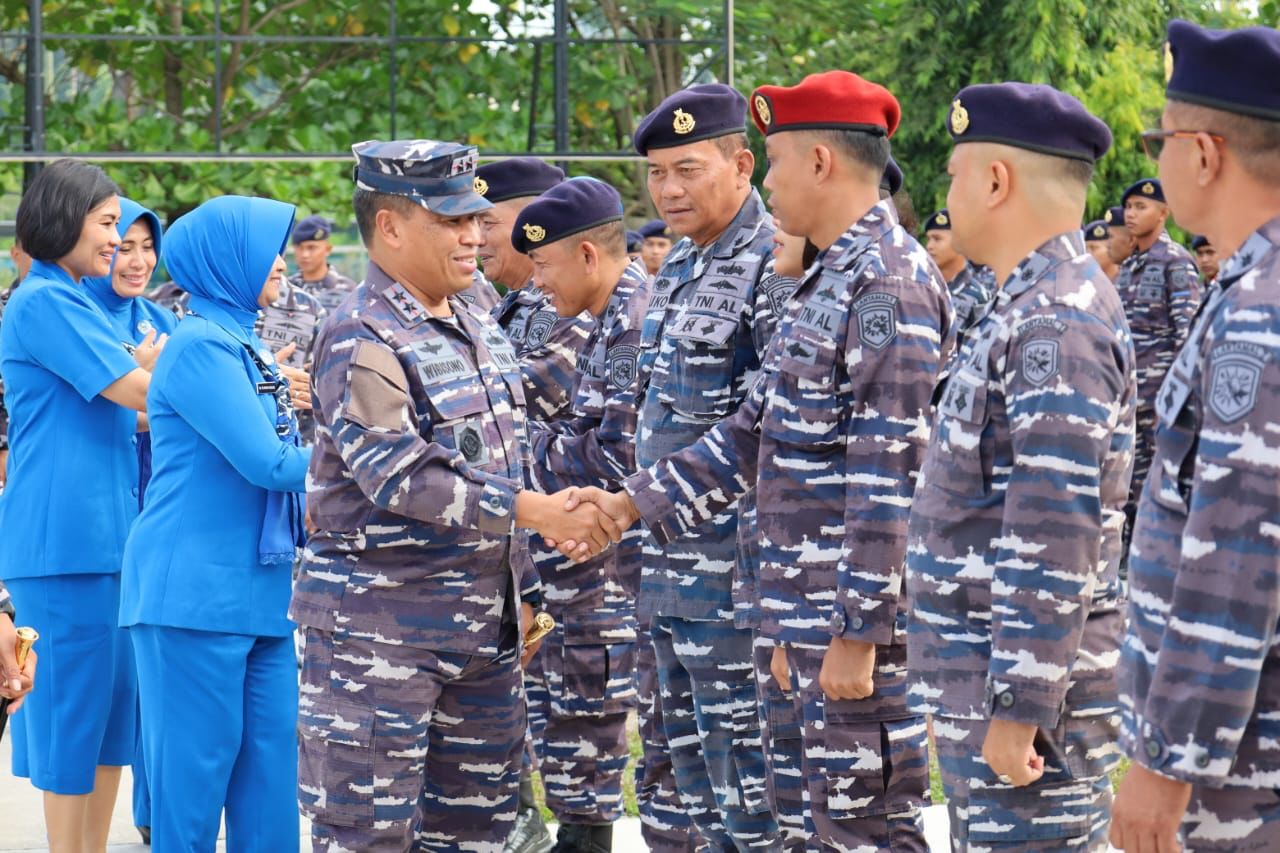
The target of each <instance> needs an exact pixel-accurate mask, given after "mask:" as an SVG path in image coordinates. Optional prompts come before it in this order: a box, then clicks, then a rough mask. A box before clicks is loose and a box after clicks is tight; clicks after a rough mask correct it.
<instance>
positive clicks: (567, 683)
mask: <svg viewBox="0 0 1280 853" xmlns="http://www.w3.org/2000/svg"><path fill="white" fill-rule="evenodd" d="M511 242H512V243H513V245H514V247H515V249H516V250H517V251H519V252H521V253H523V254H525V255H527V256H528V257H529V259H530V260H531V261H532V262H533V265H534V282H535V284H536V286H537V287H538V289H539V290H540V291H541V292H542V293H545V294H546V295H547V297H549V299H550V301H551V304H553V305H554V306H555V309H556V311H557V312H558V313H559V314H560V316H561V317H565V318H570V319H571V318H574V317H579V316H582V315H583V314H584V313H585V314H586V316H589V317H592V318H593V319H594V323H593V327H592V330H591V335H590V338H589V339H588V341H587V344H586V348H585V349H584V350H583V353H582V355H581V357H580V358H579V359H578V364H577V370H576V374H575V376H574V380H573V388H572V391H573V408H572V416H571V417H569V418H567V419H564V420H560V421H554V422H551V423H548V424H543V423H539V422H532V423H531V432H530V439H531V447H532V451H533V452H532V457H533V460H534V461H533V466H532V480H533V482H534V484H535V486H536V487H537V488H538V489H539V490H541V491H544V492H554V491H558V490H559V489H562V488H564V487H567V486H588V485H603V486H606V487H616V486H617V484H618V483H619V482H620V481H621V480H622V478H623V477H625V476H627V475H628V474H630V473H632V472H633V471H634V470H635V425H636V410H635V387H634V386H635V381H636V357H637V354H638V353H639V344H640V328H641V325H642V323H643V320H644V315H645V309H646V308H647V307H648V285H647V280H648V276H646V275H645V272H644V267H643V266H642V265H641V264H640V263H639V262H632V261H631V260H630V258H628V257H627V253H626V243H625V234H624V231H623V227H622V199H621V198H620V197H619V195H618V193H617V191H616V190H615V189H614V188H613V187H611V186H609V185H608V184H605V183H603V182H601V181H597V180H595V179H594V178H575V179H573V180H570V181H567V182H565V183H562V184H559V185H558V186H555V187H552V188H551V189H549V190H547V191H546V192H545V193H543V194H542V195H541V196H539V197H538V198H537V199H535V200H534V201H533V202H532V203H531V204H529V205H528V206H526V207H525V208H524V209H523V210H522V211H520V213H519V214H518V215H517V216H516V218H515V223H514V226H513V228H512V231H511ZM636 544H638V543H636ZM557 556H558V555H557ZM624 561H626V562H624ZM638 562H639V549H638V548H637V547H632V545H631V543H628V542H626V541H625V540H624V543H623V546H622V547H619V548H614V549H610V550H609V551H607V552H606V553H605V554H602V555H600V556H599V557H597V558H596V559H595V560H590V561H587V562H584V563H579V564H575V563H572V562H566V561H564V560H563V558H562V559H560V560H559V561H558V562H550V561H548V563H541V562H540V563H539V564H538V569H539V575H540V577H541V578H542V584H543V600H544V602H545V605H546V609H547V611H548V612H549V613H551V615H552V616H554V617H555V619H556V622H557V623H558V627H557V629H556V631H555V632H553V633H552V634H551V636H549V637H548V638H547V640H546V642H545V644H544V645H543V649H542V651H541V653H540V654H539V655H538V659H539V660H540V661H541V666H540V667H536V668H535V667H532V666H531V667H529V669H528V672H527V674H526V676H525V686H526V689H527V691H528V696H529V704H530V709H529V717H530V723H531V728H534V729H535V731H534V735H535V736H534V745H535V747H536V748H537V750H538V758H539V761H540V767H539V769H540V772H541V773H542V778H543V782H544V784H545V786H546V791H547V805H548V806H549V807H550V808H551V811H552V812H553V813H554V814H555V815H556V817H557V818H558V819H559V821H560V824H561V826H560V831H559V833H558V836H557V841H556V847H555V849H556V850H564V851H591V853H600V851H608V850H611V849H612V833H613V822H614V821H616V820H617V819H618V818H619V817H621V816H622V774H623V771H624V770H625V769H626V766H627V758H628V756H629V749H628V744H627V731H626V726H627V716H628V714H629V713H630V712H631V711H632V710H634V709H635V707H636V689H635V682H634V679H633V672H634V669H635V650H636V644H635V639H636V619H635V592H636V591H635V587H634V586H633V585H632V584H633V583H634V578H632V577H630V575H631V573H632V567H631V566H630V565H628V563H638ZM539 706H540V707H539ZM535 720H538V721H541V723H542V729H541V731H538V730H536V729H537V727H536V723H535Z"/></svg>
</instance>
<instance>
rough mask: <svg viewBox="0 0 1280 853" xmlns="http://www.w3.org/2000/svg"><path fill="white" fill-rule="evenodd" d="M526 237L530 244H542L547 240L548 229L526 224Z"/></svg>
mask: <svg viewBox="0 0 1280 853" xmlns="http://www.w3.org/2000/svg"><path fill="white" fill-rule="evenodd" d="M524 236H525V237H526V238H528V240H529V242H530V243H541V242H542V241H543V240H545V239H547V229H545V228H543V227H542V226H541V225H532V224H530V223H528V222H526V223H525V224H524Z"/></svg>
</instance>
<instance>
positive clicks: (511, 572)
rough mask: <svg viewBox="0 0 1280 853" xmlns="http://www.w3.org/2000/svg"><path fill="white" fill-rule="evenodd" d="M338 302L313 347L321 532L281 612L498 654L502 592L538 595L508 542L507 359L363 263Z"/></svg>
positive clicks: (504, 607)
mask: <svg viewBox="0 0 1280 853" xmlns="http://www.w3.org/2000/svg"><path fill="white" fill-rule="evenodd" d="M344 304H345V307H346V310H345V311H344V312H343V313H342V314H338V315H335V316H333V317H332V318H330V321H329V322H328V323H326V324H325V327H324V329H323V330H322V332H321V334H320V339H319V341H318V343H317V346H316V362H315V367H314V370H313V373H312V382H313V386H314V392H313V401H314V404H315V407H316V412H317V415H318V421H319V423H318V429H317V437H316V450H315V454H314V455H313V456H312V460H311V470H310V472H309V475H308V503H309V506H310V511H311V518H312V520H313V522H314V523H315V524H316V526H317V527H318V528H319V529H318V531H317V532H315V533H314V534H312V536H311V538H310V541H309V542H308V543H307V548H306V550H305V552H304V554H303V558H302V565H301V569H300V574H299V577H298V581H297V584H296V586H295V590H294V597H293V604H292V607H291V616H292V618H293V619H294V621H296V622H298V623H299V624H300V625H308V626H312V627H315V628H319V629H321V630H324V631H349V632H351V633H352V634H354V635H358V636H361V637H366V638H370V639H376V640H377V641H379V642H385V643H394V644H403V645H408V646H418V647H422V648H427V649H432V650H435V651H449V652H457V653H461V654H476V655H490V656H492V655H496V654H497V653H498V651H499V649H498V640H499V636H500V633H501V631H502V628H503V625H504V621H505V620H507V619H510V618H512V614H514V612H515V608H514V606H513V605H514V602H515V601H516V598H517V593H516V590H515V588H514V584H515V583H516V582H517V581H520V580H521V579H523V582H524V584H525V591H528V590H529V589H531V588H532V587H533V585H534V584H536V577H535V576H534V573H533V568H532V564H531V563H530V562H529V560H528V557H527V552H526V551H525V549H523V548H522V547H520V543H521V542H522V541H523V540H522V537H513V536H512V530H513V525H514V520H515V519H514V508H513V504H514V502H515V495H516V492H517V490H518V489H519V487H520V484H521V482H522V480H523V477H524V472H525V471H526V470H527V453H528V446H527V436H526V429H525V419H524V411H523V403H524V390H523V381H522V377H521V375H520V369H519V363H518V362H517V360H516V356H515V352H514V350H512V348H511V344H510V343H509V342H508V341H507V339H506V337H505V336H504V335H503V334H502V331H501V330H500V329H499V328H498V327H497V325H496V324H495V323H493V321H492V320H490V319H489V318H488V317H482V316H480V315H479V314H476V313H473V312H471V311H469V310H467V309H466V308H465V307H464V306H463V303H462V302H460V301H458V300H451V302H450V304H451V306H452V307H453V309H454V310H453V315H452V316H451V317H434V316H432V315H431V314H430V313H429V312H427V311H426V309H424V308H423V307H422V306H421V305H420V304H419V303H418V302H417V300H415V299H414V298H413V296H411V295H410V294H409V292H408V291H407V290H406V289H405V288H404V287H403V286H401V285H400V284H397V283H396V282H394V281H392V280H391V279H389V278H388V277H387V276H386V274H385V273H383V272H382V270H381V269H379V268H378V267H377V266H376V265H373V264H370V266H369V271H368V273H367V275H366V278H365V281H364V282H363V283H362V284H361V286H360V287H359V288H357V290H356V294H355V298H353V299H352V300H349V301H348V302H346V303H344Z"/></svg>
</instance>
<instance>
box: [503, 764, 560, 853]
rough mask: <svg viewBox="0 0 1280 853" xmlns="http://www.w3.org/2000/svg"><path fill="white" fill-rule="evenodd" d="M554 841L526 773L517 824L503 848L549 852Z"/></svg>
mask: <svg viewBox="0 0 1280 853" xmlns="http://www.w3.org/2000/svg"><path fill="white" fill-rule="evenodd" d="M553 843H554V842H553V841H552V840H551V833H550V832H548V831H547V824H546V822H545V821H543V819H542V813H541V812H539V811H538V804H537V802H535V801H534V798H533V782H532V780H530V778H529V776H528V775H524V776H522V777H521V778H520V808H519V811H517V812H516V825H515V826H513V827H512V828H511V834H510V835H508V836H507V843H506V844H505V845H504V846H503V850H504V851H505V853H547V851H549V850H550V849H551V845H552V844H553Z"/></svg>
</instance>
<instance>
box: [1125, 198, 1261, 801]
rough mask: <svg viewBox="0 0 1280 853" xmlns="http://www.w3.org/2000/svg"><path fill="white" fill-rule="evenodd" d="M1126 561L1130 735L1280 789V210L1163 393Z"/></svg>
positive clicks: (1200, 322)
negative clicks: (1148, 471)
mask: <svg viewBox="0 0 1280 853" xmlns="http://www.w3.org/2000/svg"><path fill="white" fill-rule="evenodd" d="M1156 409H1157V416H1158V418H1159V421H1158V426H1157V429H1156V443H1155V461H1154V462H1153V464H1152V467H1151V476H1150V477H1149V478H1148V481H1147V486H1146V489H1145V490H1144V491H1143V493H1142V500H1141V503H1140V505H1139V510H1138V522H1137V525H1136V527H1135V532H1134V538H1133V544H1132V548H1131V550H1130V558H1129V566H1130V569H1129V580H1130V585H1131V587H1130V588H1131V592H1130V597H1131V604H1130V607H1129V633H1128V636H1127V638H1126V641H1125V644H1124V650H1123V659H1122V664H1121V694H1122V697H1123V700H1124V702H1125V705H1126V713H1125V715H1124V734H1123V741H1124V743H1125V748H1126V750H1127V751H1128V752H1129V754H1130V755H1131V756H1132V757H1133V759H1134V760H1135V761H1139V762H1141V763H1142V764H1144V765H1146V766H1147V767H1150V768H1151V769H1153V770H1155V771H1157V772H1159V773H1161V774H1163V775H1165V776H1172V777H1174V778H1177V779H1181V780H1184V781H1188V782H1195V783H1198V784H1206V785H1209V786H1211V787H1221V786H1227V787H1248V788H1278V787H1280V750H1277V747H1276V745H1277V743H1280V677H1277V672H1278V671H1280V670H1278V669H1277V667H1280V644H1277V624H1278V623H1280V523H1278V522H1280V219H1273V220H1271V221H1270V222H1269V223H1267V224H1266V225H1264V226H1263V227H1262V228H1261V229H1259V230H1258V231H1257V232H1255V233H1254V234H1253V235H1252V236H1251V237H1250V238H1249V239H1248V240H1247V241H1245V243H1244V245H1243V246H1242V247H1241V248H1240V249H1239V251H1237V252H1236V253H1235V254H1234V255H1233V256H1232V257H1231V258H1230V259H1229V260H1228V261H1226V262H1225V263H1224V264H1223V265H1222V271H1221V273H1220V274H1219V276H1218V279H1217V281H1216V282H1215V284H1213V285H1210V288H1209V294H1208V297H1207V302H1206V304H1205V306H1204V310H1203V311H1202V312H1201V313H1200V315H1199V317H1198V318H1197V320H1196V323H1195V329H1194V331H1193V332H1192V333H1191V336H1190V339H1189V340H1188V341H1187V344H1186V346H1185V347H1183V349H1182V351H1181V352H1180V353H1179V355H1178V358H1177V360H1176V361H1175V362H1174V364H1173V367H1172V368H1171V369H1170V371H1169V374H1168V377H1167V378H1166V379H1165V382H1164V386H1163V387H1162V388H1161V390H1160V394H1159V397H1158V399H1157V402H1156Z"/></svg>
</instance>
